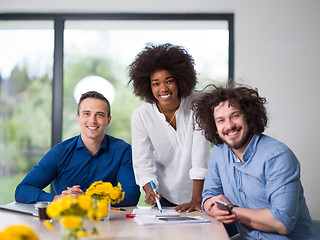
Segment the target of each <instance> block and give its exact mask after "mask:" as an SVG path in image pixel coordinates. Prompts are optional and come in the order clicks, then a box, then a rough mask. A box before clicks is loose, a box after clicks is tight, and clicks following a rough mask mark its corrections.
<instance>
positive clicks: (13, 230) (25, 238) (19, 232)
mask: <svg viewBox="0 0 320 240" xmlns="http://www.w3.org/2000/svg"><path fill="white" fill-rule="evenodd" d="M0 239H1V240H39V238H38V237H37V235H36V234H35V233H34V232H33V231H32V230H31V229H30V228H29V227H27V226H22V225H17V226H9V227H7V228H6V229H5V230H4V231H3V232H1V233H0Z"/></svg>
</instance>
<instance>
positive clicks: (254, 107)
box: [193, 86, 320, 240]
mask: <svg viewBox="0 0 320 240" xmlns="http://www.w3.org/2000/svg"><path fill="white" fill-rule="evenodd" d="M265 103H266V99H265V98H262V97H260V96H259V94H258V92H257V90H254V89H251V88H249V87H244V86H238V87H230V88H221V87H219V88H216V89H215V90H213V92H210V93H204V95H203V96H202V97H201V98H200V99H198V100H196V101H195V102H194V105H193V109H194V110H195V117H196V120H197V122H198V123H199V126H200V128H202V129H204V131H205V136H206V138H207V139H208V140H209V141H211V142H213V143H214V144H215V145H216V146H215V147H214V148H213V151H212V154H211V156H210V159H209V164H208V172H207V176H206V179H205V182H204V187H203V193H202V199H203V200H202V208H203V209H204V210H205V211H206V212H207V213H208V214H209V215H212V216H214V217H215V218H216V219H217V220H218V221H220V222H223V223H224V224H232V223H236V226H237V228H238V231H239V233H240V236H241V237H242V238H244V239H277V240H278V239H320V236H319V233H318V232H317V230H316V228H315V226H314V225H313V223H312V220H311V217H310V214H309V210H308V207H307V205H306V201H305V198H304V195H303V188H302V185H301V182H300V165H299V162H298V160H297V158H296V157H295V155H294V154H293V152H292V151H291V150H290V149H289V148H288V147H287V146H286V145H284V144H283V143H281V142H279V141H277V140H275V139H273V138H271V137H268V136H266V135H263V134H262V133H263V132H264V129H265V127H266V126H267V122H268V118H267V115H266V109H265V106H264V105H265ZM216 200H219V201H222V202H225V203H227V204H228V206H229V208H230V209H231V213H229V212H228V211H226V210H221V209H220V208H219V207H218V205H217V204H216V202H215V201H216Z"/></svg>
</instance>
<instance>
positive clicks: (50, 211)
mask: <svg viewBox="0 0 320 240" xmlns="http://www.w3.org/2000/svg"><path fill="white" fill-rule="evenodd" d="M60 212H61V207H60V203H59V202H52V203H50V205H49V206H48V207H47V215H48V216H49V217H50V218H53V217H57V216H59V215H60Z"/></svg>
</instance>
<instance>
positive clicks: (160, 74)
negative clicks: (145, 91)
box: [150, 69, 180, 106]
mask: <svg viewBox="0 0 320 240" xmlns="http://www.w3.org/2000/svg"><path fill="white" fill-rule="evenodd" d="M150 83H151V91H152V94H153V96H154V97H155V99H157V101H158V102H159V104H160V105H161V106H170V105H176V103H177V102H179V101H180V100H179V96H178V84H177V81H176V80H175V79H174V78H173V76H172V74H171V73H170V72H169V71H168V70H166V69H157V70H155V71H154V72H153V73H152V74H151V76H150Z"/></svg>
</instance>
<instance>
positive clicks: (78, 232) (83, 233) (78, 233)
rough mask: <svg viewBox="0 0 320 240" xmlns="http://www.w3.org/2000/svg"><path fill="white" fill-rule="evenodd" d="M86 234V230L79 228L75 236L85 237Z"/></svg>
mask: <svg viewBox="0 0 320 240" xmlns="http://www.w3.org/2000/svg"><path fill="white" fill-rule="evenodd" d="M87 236H88V234H87V233H86V231H83V230H80V231H77V237H87Z"/></svg>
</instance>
